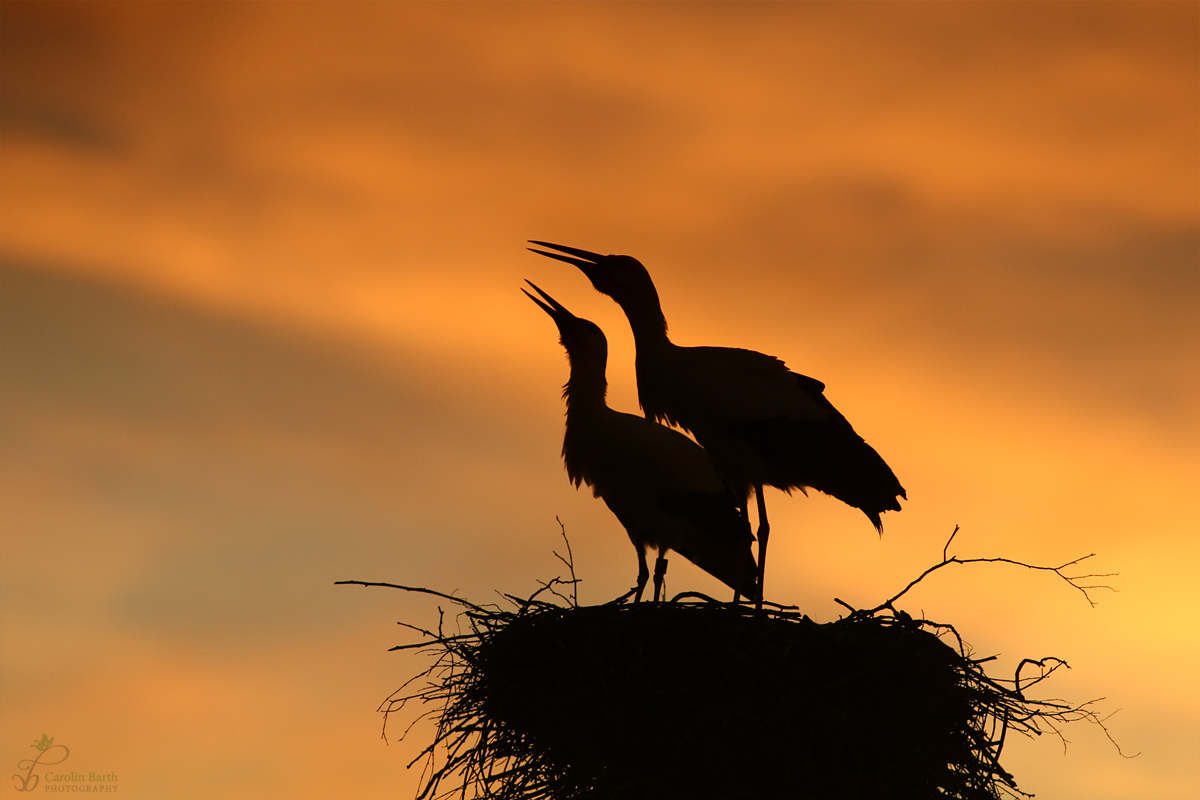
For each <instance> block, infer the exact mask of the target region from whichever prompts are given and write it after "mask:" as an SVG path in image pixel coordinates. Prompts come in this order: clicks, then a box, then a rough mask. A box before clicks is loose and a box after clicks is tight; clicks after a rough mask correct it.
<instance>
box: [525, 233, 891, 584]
mask: <svg viewBox="0 0 1200 800" xmlns="http://www.w3.org/2000/svg"><path fill="white" fill-rule="evenodd" d="M530 243H531V244H536V245H539V246H541V247H547V248H550V249H552V250H558V251H560V252H557V253H550V252H546V251H544V250H537V249H534V248H532V247H531V248H529V249H530V250H533V252H535V253H538V254H539V255H543V256H547V257H549V258H556V259H558V260H559V261H565V262H567V263H568V264H574V265H575V266H576V267H578V268H579V269H580V270H582V271H583V274H584V275H586V276H587V277H588V278H589V279H590V280H591V282H592V285H593V286H594V287H596V289H597V291H600V292H602V293H603V294H606V295H608V296H609V297H611V298H612V299H613V300H615V301H617V303H618V304H619V305H620V306H621V308H622V309H623V310H624V311H625V316H626V317H627V318H628V319H629V325H630V327H631V328H632V329H633V338H634V342H635V344H636V346H637V385H638V399H639V401H640V402H641V406H642V409H643V411H645V414H646V416H647V417H648V418H650V419H654V420H665V421H666V422H668V423H670V424H672V425H677V426H678V427H680V428H683V429H684V430H687V431H691V433H692V434H693V435H694V436H695V437H696V440H697V441H698V442H700V444H702V445H704V449H705V450H706V451H707V452H708V453H709V455H711V456H712V460H713V462H714V463H715V464H716V465H717V467H718V468H719V469H720V470H721V472H722V473H723V474H724V476H725V478H726V480H728V481H729V483H730V484H731V485H732V486H733V488H734V490H735V491H737V492H738V493H739V498H740V499H741V501H742V508H743V509H745V503H746V501H747V500H748V498H749V494H750V490H751V489H753V490H754V493H755V495H756V497H757V500H758V519H759V527H758V565H759V583H758V588H759V590H760V592H761V591H762V589H763V586H764V582H763V575H764V574H765V570H766V561H767V538H768V536H769V534H770V530H771V529H770V524H769V523H768V521H767V506H766V502H765V501H764V499H763V486H775V487H777V488H779V489H783V490H784V491H785V492H789V493H790V492H791V490H792V489H800V490H801V491H804V490H805V489H806V488H809V487H811V488H814V489H817V490H819V491H822V492H825V493H826V494H831V495H833V496H834V497H836V498H837V499H839V500H841V501H842V502H844V503H847V504H849V505H852V506H854V507H855V508H858V509H861V510H862V511H863V513H865V514H866V515H867V517H868V518H869V519H870V520H871V522H872V523H873V524H874V525H875V528H876V530H878V531H879V532H880V533H883V523H882V521H881V520H880V519H879V515H880V513H882V512H884V511H899V510H900V502H899V499H898V498H900V497H904V498H905V499H907V497H906V495H905V493H904V488H903V487H902V486H901V485H900V482H899V481H898V480H896V476H895V475H894V474H893V473H892V470H891V468H890V467H888V465H887V464H886V463H885V462H884V460H883V459H882V458H881V457H880V456H879V454H878V453H876V452H875V450H874V449H873V448H872V447H871V446H870V445H868V444H867V443H866V442H865V441H863V439H862V437H861V436H859V435H858V434H857V433H855V432H854V429H853V428H852V427H850V423H849V422H847V421H846V418H845V417H843V416H842V415H841V414H840V413H838V410H837V409H836V408H834V407H833V404H832V403H830V402H829V401H828V400H826V399H825V395H824V390H825V384H823V383H821V382H820V381H818V380H814V379H813V378H808V377H805V376H804V375H799V374H797V373H795V372H791V371H790V370H788V368H787V367H786V366H784V363H783V362H782V361H780V360H779V359H777V358H775V357H773V356H768V355H765V354H763V353H758V352H755V351H753V350H741V349H736V348H731V347H680V346H678V345H675V344H672V343H671V340H670V339H668V338H667V321H666V318H665V317H664V316H663V312H662V306H661V305H660V304H659V300H658V291H657V290H656V289H655V288H654V282H653V281H652V280H651V279H650V273H648V272H647V271H646V268H645V267H643V266H642V264H641V262H639V261H638V260H637V259H635V258H633V257H631V256H620V255H607V256H603V255H599V254H597V253H591V252H588V251H587V250H579V249H577V248H574V247H564V246H563V245H558V244H551V243H549V242H539V241H531V242H530Z"/></svg>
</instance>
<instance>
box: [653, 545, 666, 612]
mask: <svg viewBox="0 0 1200 800" xmlns="http://www.w3.org/2000/svg"><path fill="white" fill-rule="evenodd" d="M666 576H667V559H666V557H665V556H664V555H663V554H662V552H659V554H658V560H657V561H655V562H654V600H655V602H657V601H659V600H665V599H666V598H665V597H662V596H661V595H662V594H663V578H665V577H666Z"/></svg>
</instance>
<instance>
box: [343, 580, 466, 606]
mask: <svg viewBox="0 0 1200 800" xmlns="http://www.w3.org/2000/svg"><path fill="white" fill-rule="evenodd" d="M347 584H354V585H357V586H386V587H387V588H389V589H403V590H404V591H406V592H419V593H421V594H431V595H433V596H434V597H441V598H444V599H446V600H453V601H454V602H455V603H458V604H459V605H462V606H466V607H467V608H473V609H475V610H476V611H483V610H484V609H483V608H482V607H481V606H477V605H475V604H474V603H472V602H470V601H469V600H464V599H462V598H461V597H455V596H454V595H452V594H446V593H444V592H438V591H435V590H433V589H426V588H424V587H422V586H401V585H400V584H398V583H383V582H381V581H334V582H333V585H334V586H343V585H347Z"/></svg>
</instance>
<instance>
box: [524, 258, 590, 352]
mask: <svg viewBox="0 0 1200 800" xmlns="http://www.w3.org/2000/svg"><path fill="white" fill-rule="evenodd" d="M534 252H537V251H536V250H535V251H534ZM546 255H549V254H546ZM525 282H526V283H528V284H529V285H530V286H532V287H533V290H534V291H535V292H537V293H538V294H540V295H541V296H542V299H541V300H539V299H538V298H536V297H534V296H533V295H532V294H530V293H529V292H527V291H526V290H525V289H522V290H521V291H522V292H525V296H526V297H528V298H529V299H530V300H532V301H533V302H535V303H537V304H538V305H539V306H540V307H541V309H542V310H543V311H545V312H546V313H547V314H549V315H550V318H551V319H553V320H554V322H555V324H557V325H558V330H559V332H560V333H562V332H563V327H564V324H569V323H570V321H571V320H574V319H577V317H576V316H575V315H574V314H572V313H571V312H570V311H567V309H566V308H565V307H564V306H563V304H562V303H560V302H558V301H557V300H555V299H554V298H553V297H551V296H550V295H548V294H546V293H545V292H543V291H542V289H541V287H540V286H538V285H537V284H536V283H534V282H533V281H529V280H527V281H525ZM543 300H544V301H545V302H543Z"/></svg>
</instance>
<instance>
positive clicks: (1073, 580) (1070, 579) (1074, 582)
mask: <svg viewBox="0 0 1200 800" xmlns="http://www.w3.org/2000/svg"><path fill="white" fill-rule="evenodd" d="M958 529H959V526H957V525H955V526H954V531H953V532H952V533H951V534H950V538H949V539H947V540H946V545H945V547H943V548H942V560H941V562H940V563H938V564H934V565H933V566H932V567H930V568H929V569H927V570H925V571H924V572H922V573H921V574H920V575H918V576H917V577H916V578H915V579H913V580H912V581H910V582H909V584H908V585H907V586H905V587H904V588H903V589H901V590H900V591H899V592H898V593H897V594H895V595H893V596H892V597H890V598H888V599H887V600H885V601H884V602H882V603H880V604H879V605H878V606H876V607H875V608H873V609H871V611H869V612H867V613H869V614H873V613H875V612H877V611H883V610H884V609H887V608H891V607H892V604H893V603H895V602H896V601H897V600H899V599H900V598H901V597H903V596H904V595H906V594H908V590H909V589H911V588H913V587H914V586H916V585H917V584H918V583H920V582H921V581H922V580H924V579H925V578H926V577H927V576H929V575H930V574H932V573H934V572H936V571H938V570H939V569H941V568H942V567H947V566H949V565H951V564H1012V565H1014V566H1018V567H1025V568H1026V569H1036V570H1045V571H1046V572H1053V573H1054V574H1055V575H1057V576H1058V577H1060V578H1062V579H1063V580H1064V581H1066V582H1067V583H1068V584H1070V585H1071V586H1072V587H1074V588H1075V589H1078V590H1079V591H1080V592H1081V593H1082V594H1083V597H1084V599H1085V600H1087V601H1088V604H1089V605H1091V606H1092V607H1093V608H1094V607H1095V606H1096V601H1095V600H1093V599H1092V596H1091V595H1090V594H1088V589H1108V590H1109V591H1112V592H1115V591H1116V589H1114V588H1113V587H1112V586H1108V585H1107V584H1082V583H1080V581H1085V580H1091V579H1093V578H1112V577H1115V576H1116V575H1118V574H1119V573H1116V572H1101V573H1089V574H1086V575H1067V574H1066V573H1065V572H1064V571H1063V570H1065V569H1068V568H1069V567H1073V566H1075V565H1076V564H1080V563H1082V562H1083V561H1086V560H1087V559H1089V558H1092V557H1093V556H1095V555H1096V554H1095V553H1088V554H1087V555H1086V556H1080V557H1079V558H1075V559H1072V560H1071V561H1067V562H1066V563H1064V564H1059V565H1058V566H1057V567H1047V566H1044V565H1041V564H1026V563H1025V562H1024V561H1015V560H1013V559H1011V558H959V557H958V556H951V555H949V550H950V543H951V542H953V541H954V537H955V536H956V535H957V534H958ZM837 602H839V603H842V601H841V600H838V601H837ZM842 605H845V606H846V607H847V608H850V606H848V605H847V604H846V603H842Z"/></svg>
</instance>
